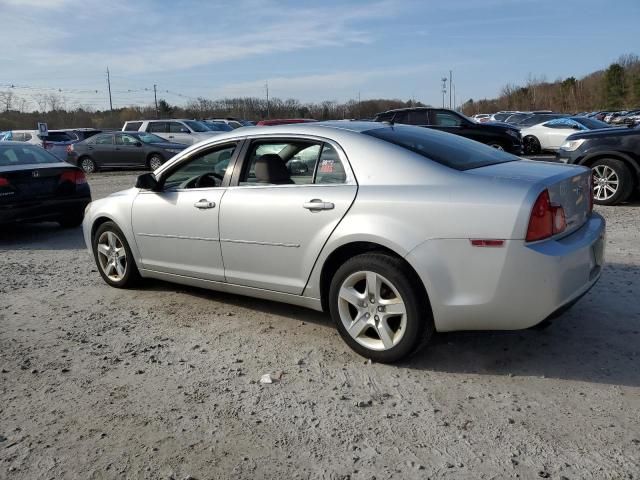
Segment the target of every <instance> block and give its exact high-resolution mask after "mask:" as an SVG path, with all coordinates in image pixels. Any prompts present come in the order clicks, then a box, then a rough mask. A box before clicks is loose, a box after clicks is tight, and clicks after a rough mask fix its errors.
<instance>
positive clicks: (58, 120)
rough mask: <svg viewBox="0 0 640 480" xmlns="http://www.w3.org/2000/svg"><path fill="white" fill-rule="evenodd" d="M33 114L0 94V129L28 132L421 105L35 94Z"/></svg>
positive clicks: (351, 113) (332, 114)
mask: <svg viewBox="0 0 640 480" xmlns="http://www.w3.org/2000/svg"><path fill="white" fill-rule="evenodd" d="M35 101H36V103H37V105H38V109H37V110H36V111H26V109H25V106H24V103H23V99H21V98H19V97H18V96H16V95H14V94H13V92H11V91H5V92H0V130H11V129H32V128H35V126H36V124H37V122H42V121H45V122H47V124H48V125H49V128H79V127H96V128H120V127H122V125H123V124H124V122H126V121H128V120H137V119H149V118H196V119H206V118H224V117H235V118H243V119H248V120H262V119H265V118H314V119H316V120H331V119H345V118H371V117H373V116H374V115H375V114H376V113H378V112H381V111H384V110H389V109H391V108H402V107H410V106H424V104H422V103H420V102H415V101H413V100H408V101H403V100H399V99H372V100H363V101H361V102H358V101H356V100H349V101H347V102H343V103H340V102H337V101H323V102H318V103H303V102H300V101H299V100H296V99H293V98H290V99H284V100H283V99H280V98H272V99H269V101H268V102H267V100H266V99H264V98H256V97H238V98H224V99H216V100H213V99H207V98H197V99H195V100H191V101H189V102H188V103H187V104H186V105H184V106H178V105H170V104H169V103H168V102H167V101H166V100H164V99H159V100H158V109H157V110H156V108H155V105H148V106H142V107H140V106H130V107H124V108H118V109H114V110H113V111H110V110H103V111H100V110H95V109H92V108H90V107H88V106H85V107H83V106H80V107H77V108H73V109H70V108H67V102H66V99H65V98H64V96H62V95H59V94H57V93H48V94H44V95H39V96H37V97H36V98H35Z"/></svg>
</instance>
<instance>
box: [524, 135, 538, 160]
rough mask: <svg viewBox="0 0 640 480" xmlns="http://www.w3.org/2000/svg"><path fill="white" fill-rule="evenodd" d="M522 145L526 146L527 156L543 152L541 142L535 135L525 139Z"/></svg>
mask: <svg viewBox="0 0 640 480" xmlns="http://www.w3.org/2000/svg"><path fill="white" fill-rule="evenodd" d="M522 143H523V144H524V153H525V154H526V155H538V154H539V153H540V152H541V151H542V148H541V147H540V140H538V139H537V138H536V137H534V136H533V135H528V136H526V137H524V138H523V139H522Z"/></svg>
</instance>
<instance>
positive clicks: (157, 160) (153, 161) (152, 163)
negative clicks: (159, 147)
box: [147, 153, 164, 171]
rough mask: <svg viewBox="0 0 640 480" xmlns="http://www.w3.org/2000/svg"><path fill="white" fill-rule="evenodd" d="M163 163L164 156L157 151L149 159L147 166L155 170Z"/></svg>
mask: <svg viewBox="0 0 640 480" xmlns="http://www.w3.org/2000/svg"><path fill="white" fill-rule="evenodd" d="M163 163H164V158H162V157H161V156H160V155H158V154H157V153H154V154H153V155H151V156H150V157H149V159H148V160H147V167H148V168H149V170H151V171H154V170H156V169H158V168H159V167H160V165H162V164H163Z"/></svg>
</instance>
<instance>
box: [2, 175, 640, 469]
mask: <svg viewBox="0 0 640 480" xmlns="http://www.w3.org/2000/svg"><path fill="white" fill-rule="evenodd" d="M135 175H136V174H135V173H106V174H96V175H93V176H92V177H90V184H91V187H92V190H93V195H94V198H99V197H103V196H105V195H107V194H108V193H111V192H114V191H117V190H120V189H123V188H127V187H129V186H131V185H132V184H133V181H134V178H135ZM598 210H599V211H600V212H601V213H603V214H604V216H605V217H606V219H607V222H608V238H607V254H606V255H607V262H608V264H607V266H606V268H605V271H604V274H603V277H602V279H601V281H600V282H599V284H598V285H597V286H596V287H595V288H594V289H593V290H592V291H591V292H590V293H589V294H588V295H587V296H586V297H585V298H584V299H582V300H581V301H580V302H579V303H578V304H577V305H576V306H575V307H574V308H573V309H572V310H571V311H570V312H569V313H567V314H565V315H564V316H563V317H562V318H560V319H559V320H558V321H557V322H556V323H555V324H553V325H552V326H551V327H550V328H549V329H547V330H545V331H533V330H528V331H522V332H513V333H459V334H440V335H437V336H436V337H435V338H434V341H433V342H432V344H431V345H429V347H428V348H427V349H426V350H424V351H423V352H422V353H421V354H419V355H417V356H416V357H414V358H412V359H411V360H410V361H408V362H406V363H405V364H402V365H397V366H387V365H380V364H369V363H367V362H365V360H364V359H362V358H361V357H359V356H357V355H355V354H354V353H352V352H351V351H350V350H349V349H348V347H347V346H346V345H345V344H344V343H343V342H342V340H341V339H340V338H339V336H338V334H337V332H336V331H335V329H334V328H333V326H332V324H331V322H330V320H329V318H328V317H327V316H325V315H323V314H319V313H316V312H312V311H308V310H304V309H301V308H296V307H292V306H287V305H281V304H276V303H271V302H267V301H261V300H254V299H249V298H244V297H238V296H229V295H223V294H219V293H215V292H209V291H204V290H199V289H195V288H187V287H182V286H175V285H171V284H166V283H161V282H148V283H146V284H145V285H144V286H143V287H142V288H140V289H138V290H124V291H123V290H117V289H113V288H109V287H108V286H106V284H104V283H103V281H102V280H101V278H100V276H99V274H98V273H97V270H96V266H95V264H94V263H93V260H92V258H91V257H90V256H89V254H88V252H87V251H86V250H85V248H84V245H83V241H82V237H81V230H80V229H79V228H78V229H72V230H61V229H59V228H58V227H57V226H56V225H54V224H42V225H33V226H22V227H19V228H17V229H14V230H12V231H6V230H0V250H1V255H2V261H1V262H0V274H1V277H0V278H1V279H2V281H1V282H0V368H1V373H0V478H8V479H13V478H16V479H18V478H20V479H37V478H46V479H49V478H51V479H58V478H82V479H106V478H148V479H156V478H162V479H170V478H173V479H176V480H182V479H185V478H191V477H192V478H196V479H209V478H210V479H219V478H247V479H249V478H250V479H254V478H332V479H333V478H335V479H337V478H351V479H361V478H362V479H372V478H377V479H385V478H392V477H393V478H427V477H432V478H433V477H437V478H441V477H444V478H487V479H489V478H505V477H520V478H539V477H542V478H555V479H560V478H571V479H574V478H575V479H578V478H580V479H583V478H586V479H590V478H593V479H607V478H611V479H614V478H615V479H620V478H629V479H631V478H639V477H640V324H639V323H640V301H639V300H638V298H639V296H638V293H639V285H640V229H639V225H640V203H638V202H636V203H635V204H634V205H628V206H620V207H613V208H598ZM523 274H524V273H523ZM269 372H270V373H276V372H283V373H282V378H281V381H280V382H278V383H274V384H271V385H263V384H260V383H259V382H258V380H259V379H260V377H261V376H262V375H263V374H264V373H269ZM190 476H191V477H190Z"/></svg>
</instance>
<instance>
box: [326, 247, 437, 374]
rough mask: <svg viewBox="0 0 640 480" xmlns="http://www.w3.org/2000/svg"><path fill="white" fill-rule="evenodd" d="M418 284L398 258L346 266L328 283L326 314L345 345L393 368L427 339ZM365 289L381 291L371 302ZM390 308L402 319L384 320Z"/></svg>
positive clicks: (427, 319) (368, 257) (427, 320)
mask: <svg viewBox="0 0 640 480" xmlns="http://www.w3.org/2000/svg"><path fill="white" fill-rule="evenodd" d="M418 282H419V279H417V278H416V276H415V274H414V273H413V272H412V271H411V270H410V268H409V267H408V266H407V265H406V264H405V263H404V261H403V260H402V259H400V258H396V257H393V256H390V255H387V254H384V253H367V254H362V255H358V256H355V257H353V258H351V259H349V260H348V261H346V262H345V263H344V264H343V265H342V266H341V267H340V268H339V269H338V271H337V272H336V273H335V275H334V276H333V278H332V279H331V287H330V290H329V309H330V312H331V317H332V318H333V320H334V322H335V323H336V326H337V328H338V332H339V333H340V336H342V338H343V340H344V341H345V342H346V343H347V345H349V346H350V347H351V348H352V349H353V350H355V351H356V352H357V353H359V354H360V355H362V356H363V357H365V358H369V359H371V360H373V361H375V362H380V363H392V362H397V361H399V360H401V359H403V358H405V357H407V356H408V355H410V354H411V353H413V352H414V351H415V350H416V349H417V347H418V346H419V345H421V344H422V342H423V341H426V340H428V339H429V338H431V335H432V334H433V331H434V327H433V318H432V315H431V308H430V306H429V302H428V299H427V298H426V295H425V293H424V290H422V289H421V288H419V287H418ZM368 285H380V286H381V287H380V288H379V291H380V294H376V295H375V298H374V301H373V302H371V298H368V297H367V295H368V293H367V292H368V291H369V290H368V289H369V287H368ZM377 290H378V289H376V291H377ZM394 300H395V302H394ZM398 301H399V302H400V303H397V302H398ZM391 305H393V307H392V306H391ZM391 308H394V313H395V312H396V311H397V312H403V311H404V314H402V313H399V314H398V315H389V309H391ZM385 317H386V318H385ZM383 338H384V340H383Z"/></svg>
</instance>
